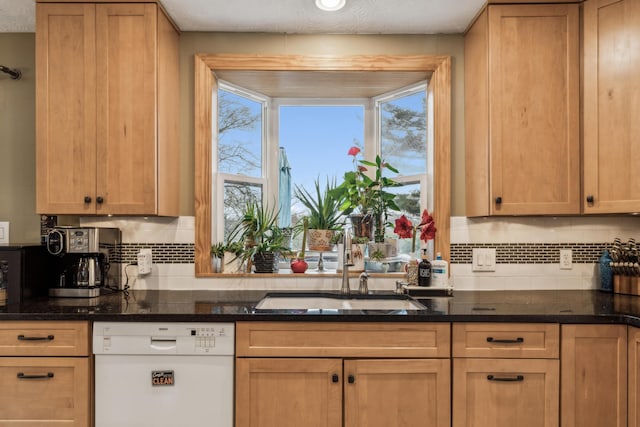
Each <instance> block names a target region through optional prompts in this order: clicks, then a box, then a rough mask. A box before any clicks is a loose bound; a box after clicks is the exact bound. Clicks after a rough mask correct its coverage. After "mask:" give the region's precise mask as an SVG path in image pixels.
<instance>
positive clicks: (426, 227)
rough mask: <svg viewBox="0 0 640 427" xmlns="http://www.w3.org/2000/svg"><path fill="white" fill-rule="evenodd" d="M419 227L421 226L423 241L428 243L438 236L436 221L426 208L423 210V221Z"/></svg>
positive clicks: (421, 238)
mask: <svg viewBox="0 0 640 427" xmlns="http://www.w3.org/2000/svg"><path fill="white" fill-rule="evenodd" d="M418 227H419V228H420V240H422V241H423V242H425V243H427V242H428V241H429V240H433V239H435V238H436V231H438V229H437V228H436V222H435V221H434V220H433V217H432V216H431V215H429V211H427V210H426V209H425V210H424V211H422V222H420V225H419V226H418Z"/></svg>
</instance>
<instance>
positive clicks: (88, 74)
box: [36, 2, 179, 216]
mask: <svg viewBox="0 0 640 427" xmlns="http://www.w3.org/2000/svg"><path fill="white" fill-rule="evenodd" d="M178 37H179V35H178V32H177V31H176V29H175V28H174V27H173V25H172V23H171V22H170V21H169V19H168V18H167V16H166V15H165V14H164V12H163V11H162V9H161V8H160V6H159V5H157V4H155V3H113V4H111V3H97V4H96V3H91V4H85V3H66V4H59V3H49V2H43V3H38V4H37V7H36V79H37V80H36V116H37V120H36V123H37V124H36V197H37V205H36V210H37V212H38V213H43V214H80V215H91V214H98V215H106V214H116V215H167V216H177V215H178V214H179V206H178V204H179V199H178V181H179V175H178V171H179V152H178V83H179V82H178Z"/></svg>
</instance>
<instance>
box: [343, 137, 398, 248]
mask: <svg viewBox="0 0 640 427" xmlns="http://www.w3.org/2000/svg"><path fill="white" fill-rule="evenodd" d="M359 154H360V149H359V148H358V147H351V148H350V149H349V152H348V155H350V156H353V165H354V170H353V171H349V172H346V173H345V175H344V181H343V182H342V183H341V184H340V185H339V186H338V187H336V189H335V190H334V193H335V195H336V197H338V199H339V200H340V201H341V204H340V209H341V210H342V211H343V213H344V214H345V215H350V218H351V222H352V226H353V230H354V234H355V235H356V237H369V239H370V240H371V237H372V236H371V227H372V226H373V225H374V224H375V231H376V232H375V234H374V239H375V241H376V242H378V243H381V242H384V229H385V227H386V226H387V225H389V224H388V211H389V210H390V209H392V210H399V208H398V206H397V205H396V203H395V201H394V199H395V197H396V195H395V194H393V193H390V192H388V191H385V188H387V187H391V186H396V185H398V184H397V183H396V182H395V181H394V180H393V179H391V178H388V177H386V176H383V172H384V170H385V169H388V170H390V171H391V172H395V173H398V170H397V169H396V168H394V167H393V166H391V165H390V164H388V163H387V162H385V161H383V160H382V158H381V157H380V156H376V158H375V162H370V161H368V160H364V159H358V155H359ZM368 167H372V168H375V172H374V177H373V179H372V178H371V177H369V176H368V175H367V174H366V172H367V171H368V170H369V169H368ZM354 212H355V213H356V214H354Z"/></svg>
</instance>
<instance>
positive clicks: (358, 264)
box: [337, 243, 367, 273]
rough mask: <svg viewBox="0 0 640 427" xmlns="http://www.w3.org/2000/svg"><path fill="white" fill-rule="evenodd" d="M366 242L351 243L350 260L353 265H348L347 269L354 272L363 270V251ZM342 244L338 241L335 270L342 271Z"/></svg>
mask: <svg viewBox="0 0 640 427" xmlns="http://www.w3.org/2000/svg"><path fill="white" fill-rule="evenodd" d="M366 246H367V245H366V244H358V243H353V244H352V245H351V261H352V262H353V266H350V267H349V271H353V272H356V273H359V272H363V271H364V251H365V248H366ZM343 247H344V245H343V244H342V243H338V267H337V271H342V264H343V263H344V261H343V252H344V251H343V249H342V248H343Z"/></svg>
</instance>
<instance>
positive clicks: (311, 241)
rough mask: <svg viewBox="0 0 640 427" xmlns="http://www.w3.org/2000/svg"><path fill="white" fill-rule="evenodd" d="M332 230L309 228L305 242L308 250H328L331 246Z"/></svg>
mask: <svg viewBox="0 0 640 427" xmlns="http://www.w3.org/2000/svg"><path fill="white" fill-rule="evenodd" d="M333 234H334V231H333V230H318V229H311V228H310V229H309V230H308V232H307V242H308V245H309V250H310V251H319V252H329V251H330V250H331V249H332V248H333V244H332V243H331V239H332V238H333Z"/></svg>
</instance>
